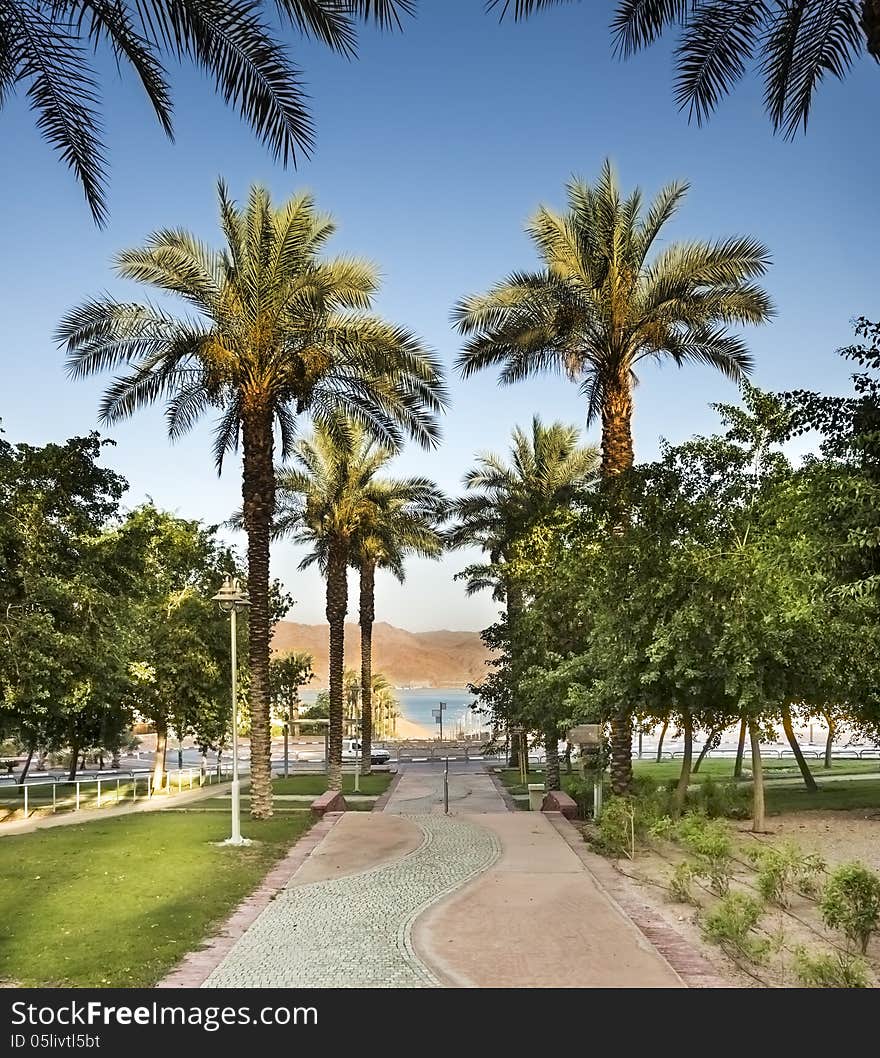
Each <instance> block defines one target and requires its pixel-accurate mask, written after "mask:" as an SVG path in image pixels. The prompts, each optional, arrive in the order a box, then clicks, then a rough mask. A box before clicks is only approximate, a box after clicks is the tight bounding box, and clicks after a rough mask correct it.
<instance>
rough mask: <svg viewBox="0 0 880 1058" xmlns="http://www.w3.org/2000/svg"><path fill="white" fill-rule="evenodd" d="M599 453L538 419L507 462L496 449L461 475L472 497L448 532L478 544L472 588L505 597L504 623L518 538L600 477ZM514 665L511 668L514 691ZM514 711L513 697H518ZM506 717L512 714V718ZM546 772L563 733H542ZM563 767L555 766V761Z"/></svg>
mask: <svg viewBox="0 0 880 1058" xmlns="http://www.w3.org/2000/svg"><path fill="white" fill-rule="evenodd" d="M597 464H598V452H597V451H596V449H595V447H593V446H592V445H582V444H581V443H580V438H579V432H578V430H577V428H576V427H573V426H565V425H563V424H562V423H559V422H554V423H551V424H550V425H549V426H545V425H544V424H543V423H542V422H541V419H540V417H539V416H537V415H536V416H535V417H534V418H533V420H532V427H531V431H530V432H528V433H527V432H526V431H525V430H522V429H521V428H520V427H516V429H514V431H513V444H512V446H511V450H510V462H509V463H508V462H506V461H505V460H504V458H503V457H501V456H499V455H496V454H495V453H493V452H487V453H483V454H480V455H478V457H477V465H476V467H474V468H473V469H472V470H469V471H468V473H467V474H466V475H465V478H464V486H465V489H466V490H467V495H465V496H463V497H462V498H461V499H459V500H457V501H455V502H454V503H453V504H452V510H451V514H452V516H453V518H454V519H455V524H454V525H453V527H452V529H451V530H450V532H449V534H448V536H449V542H450V544H451V546H452V547H467V546H474V545H476V546H477V547H480V548H481V549H482V550H483V551H485V552H486V554H487V556H488V558H489V565H488V566H471V567H469V569H468V570H467V571H465V572H466V574H467V575H468V577H469V580H468V593H469V594H471V593H472V592H474V591H478V590H480V589H481V588H487V587H491V588H492V589H493V591H494V594H495V597H496V598H497V599H498V600H499V601H501V600H503V601H504V603H505V607H506V612H507V625H508V628H509V629H510V630H513V629H515V627H516V624H517V622H518V620H519V618H520V615H521V613H522V611H523V606H524V604H525V600H524V599H523V596H522V590H521V589H520V587H519V585H518V584H517V582H516V580H515V579H514V578H512V577H510V576H509V575H508V574H507V564H508V563H509V561H510V558H511V554H512V550H513V547H514V545H515V544H516V543H517V541H519V540H521V539H522V538H523V537H524V536H525V534H526V533H528V531H529V530H530V529H531V528H532V527H533V526H535V525H537V524H538V523H539V522H540V521H541V520H542V519H544V518H546V517H548V516H549V515H551V514H552V513H553V511H554V510H557V509H558V508H559V507H562V506H565V505H566V504H567V503H569V502H571V500H572V499H573V498H574V495H575V493H576V491H577V489H578V488H580V487H583V486H584V485H585V484H586V483H587V482H588V481H590V480H591V478H593V477H594V476H595V473H596V468H597ZM516 676H517V673H516V666H515V665H514V666H513V671H512V673H511V677H512V681H513V685H514V696H515V686H516ZM513 710H514V712H515V710H516V701H515V700H514V702H513ZM507 719H508V721H510V720H511V719H515V716H514V717H508V718H507ZM544 738H545V744H546V752H547V760H548V770H549V769H550V768H552V764H553V761H554V760H555V759H556V750H557V742H558V737H557V734H556V731H555V726H554V729H553V733H552V736H551V733H550V731H549V729H548V730H547V731H545V732H544ZM510 750H511V752H510V756H511V760H512V761H514V763H516V762H517V758H518V745H517V739H516V738H512V739H511V747H510ZM557 767H558V763H557Z"/></svg>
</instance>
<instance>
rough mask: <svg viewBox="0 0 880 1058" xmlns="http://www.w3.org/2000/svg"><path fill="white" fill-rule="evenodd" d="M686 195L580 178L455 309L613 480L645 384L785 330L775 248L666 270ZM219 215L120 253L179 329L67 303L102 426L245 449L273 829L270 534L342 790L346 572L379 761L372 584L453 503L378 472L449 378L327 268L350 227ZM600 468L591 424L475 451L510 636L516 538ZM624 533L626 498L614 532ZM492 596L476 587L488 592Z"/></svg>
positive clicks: (364, 279) (690, 248)
mask: <svg viewBox="0 0 880 1058" xmlns="http://www.w3.org/2000/svg"><path fill="white" fill-rule="evenodd" d="M686 190H687V187H686V185H684V184H672V185H670V186H668V187H667V188H665V189H664V190H663V191H661V192H660V194H659V195H658V196H657V198H656V199H655V200H654V201H653V202H652V203H651V204H650V206H648V208H647V209H645V208H643V203H642V196H641V193H640V191H638V190H636V191H634V192H633V193H632V194H631V195H629V196H628V197H627V198H623V197H622V196H621V194H620V192H619V190H618V187H617V182H616V179H615V176H614V174H613V172H612V170H611V167H610V166H609V165H608V164H606V165H605V167H604V169H603V171H602V173H601V176H600V178H599V180H598V181H597V183H596V184H595V185H590V184H588V183H585V182H582V181H572V182H571V183H570V185H569V187H568V200H569V201H568V209H567V211H566V212H565V213H563V214H558V213H556V212H554V211H553V210H550V209H548V208H546V207H542V208H541V209H539V211H538V213H537V214H536V216H535V218H534V219H533V220H532V222H531V224H530V226H529V232H530V234H531V236H532V238H533V240H534V242H535V244H536V247H537V249H538V252H539V255H540V256H541V257H542V258H543V267H542V268H541V269H540V270H538V271H533V272H517V273H514V274H513V275H511V276H510V277H509V278H508V279H507V280H506V281H504V282H503V283H500V284H498V285H497V286H496V287H494V288H492V289H491V290H490V291H489V292H488V293H486V294H483V295H479V296H474V297H469V298H465V299H463V300H462V301H461V302H460V303H459V305H458V306H457V307H456V309H455V311H454V320H455V322H456V323H457V325H458V327H459V329H460V330H461V332H462V333H464V334H466V335H468V336H469V337H468V340H467V342H466V345H465V348H464V350H463V352H462V354H461V356H460V358H459V367H460V369H461V372H462V374H463V375H464V376H465V377H469V376H470V375H472V374H474V373H475V372H476V371H478V370H480V369H482V368H485V367H490V366H496V365H497V366H500V367H501V375H500V380H501V382H502V383H512V382H516V381H520V380H524V379H527V378H529V377H531V376H532V375H534V374H536V373H539V372H542V371H546V370H551V371H560V372H562V373H564V374H565V375H567V376H568V377H569V378H570V379H571V380H573V381H575V382H576V383H577V384H578V385H579V386H580V389H581V392H582V393H583V394H584V396H585V398H586V405H587V407H586V413H587V415H586V417H587V421H588V422H589V421H591V420H592V419H593V418H598V419H600V420H601V426H602V445H601V449H602V450H601V467H600V476H601V478H602V480H603V482H604V486H605V487H611V486H612V485H613V483H614V481H615V480H616V479H618V478H620V476H621V475H622V474H623V473H624V472H625V471H626V470H627V469H628V468H629V467H630V466H631V465H632V463H633V458H634V455H633V442H632V413H633V386H634V383H635V381H636V375H635V372H636V369H637V368H640V367H641V365H642V364H644V363H645V362H648V361H651V360H658V361H659V360H664V359H671V360H672V361H673V362H674V363H675V364H678V365H681V364H684V363H686V362H696V363H704V364H708V365H710V366H713V367H715V368H717V369H719V370H721V371H722V372H723V373H725V374H726V375H728V376H729V377H731V378H734V379H739V378H741V377H742V376H743V375H744V374H745V373H746V372H747V371H748V370H749V368H750V363H751V361H750V357H749V355H748V352H747V350H746V347H745V344H744V342H743V340H742V338H741V336H740V335H739V334H738V333H736V332H735V330H734V328H735V327H736V326H738V325H741V324H745V323H760V322H763V321H764V320H766V319H768V318H769V317H770V315H771V314H772V308H771V305H770V302H769V299H768V297H767V295H766V293H765V292H764V291H763V290H762V289H761V288H760V287H759V286H758V285H757V284H756V282H755V280H756V278H757V277H759V276H761V275H762V274H763V273H764V271H765V270H766V268H767V265H768V261H769V255H768V253H767V251H766V250H765V249H764V247H763V246H761V245H760V244H759V243H758V242H756V241H755V240H754V239H750V238H747V237H736V238H729V239H725V240H719V241H716V242H698V241H689V242H679V243H672V244H669V245H667V246H666V247H665V248H664V249H663V250H662V251H660V252H659V253H656V254H654V255H653V257H652V253H651V252H652V249H653V247H654V245H655V244H656V242H657V240H658V238H659V237H660V235H661V232H662V230H663V229H664V227H665V225H666V224H667V222H668V221H669V220H670V219H671V218H672V217H673V215H674V214H675V213H676V211H677V209H678V207H679V205H680V203H681V201H682V199H683V197H684V195H685V193H686ZM219 206H220V225H221V229H222V232H223V235H224V239H225V246H224V247H223V249H220V250H213V249H211V248H209V247H208V246H206V245H205V244H204V243H202V242H201V241H200V240H199V239H197V238H196V237H195V236H193V235H191V234H189V233H188V232H186V231H184V230H181V229H165V230H162V231H159V232H156V233H155V234H154V235H152V236H151V237H150V238H149V240H148V241H147V243H146V245H145V246H143V247H140V248H136V249H133V250H128V251H125V252H123V253H121V254H119V255H118V257H117V272H118V274H119V275H120V276H121V277H122V278H124V279H129V280H133V281H136V282H139V283H142V284H145V285H147V286H149V287H152V288H154V289H155V290H157V291H159V293H160V294H164V295H168V294H170V295H173V296H174V297H176V298H177V299H178V300H179V301H182V302H183V304H184V306H185V307H186V309H188V310H189V311H188V313H187V314H177V313H174V312H172V311H171V310H170V309H168V308H166V307H165V306H164V303H163V305H157V304H153V303H151V302H149V301H145V302H141V303H138V302H128V301H121V300H118V299H114V298H111V297H109V296H105V297H102V298H98V299H94V300H91V301H88V302H86V303H85V304H83V305H82V306H80V307H79V308H77V309H75V310H73V311H71V312H70V313H69V314H68V315H67V316H66V318H65V319H64V320H63V321H62V323H61V324H60V326H59V331H58V335H59V340H60V341H61V343H62V344H63V345H64V346H65V347H66V349H67V351H68V356H69V359H68V364H69V369H70V372H71V374H72V375H73V376H75V377H78V376H84V375H89V374H93V373H96V372H99V371H105V370H115V371H117V374H116V377H115V378H114V379H113V381H112V382H111V384H110V386H109V387H108V389H107V391H106V393H105V395H104V398H103V401H102V404H101V417H102V419H103V421H105V422H107V423H114V422H116V421H118V420H120V419H122V418H124V417H127V416H129V415H131V414H133V413H134V412H135V411H136V410H137V409H138V408H140V407H142V406H144V405H147V404H152V403H155V402H159V401H161V402H164V404H165V409H166V419H167V425H168V432H169V435H170V437H171V439H172V440H174V439H176V438H178V437H179V436H180V435H182V434H183V433H184V432H186V431H187V430H188V429H190V428H191V427H192V426H193V425H195V423H196V422H197V421H198V420H199V419H201V418H202V416H204V415H205V414H206V413H209V412H215V413H217V416H218V418H217V424H216V432H215V443H214V456H215V461H216V464H217V467H218V469H219V468H220V467H221V466H222V463H223V459H224V456H226V455H227V453H228V452H229V451H230V450H233V451H237V450H238V448H239V446H240V448H241V454H242V513H241V524H242V526H243V528H244V530H245V533H246V535H247V558H248V589H249V592H250V595H251V601H252V604H251V614H250V621H249V660H250V709H251V717H252V801H251V805H252V812H253V814H254V815H255V816H256V817H259V818H262V817H265V816H268V815H270V814H271V812H272V798H271V774H270V723H269V687H268V663H269V639H270V634H271V628H270V619H269V601H268V600H269V544H270V538H271V537H272V535H273V534H282V535H284V534H287V535H290V536H292V537H293V538H294V539H295V540H299V541H301V542H307V543H308V544H309V545H310V547H311V548H312V550H311V553H310V555H309V557H308V558H307V560H306V561H307V562H312V561H314V562H317V563H318V564H319V565H320V567H321V569H322V571H323V572H324V573H325V576H326V579H327V592H326V613H327V620H328V622H329V624H330V699H331V732H330V734H331V738H330V751H331V761H330V765H331V767H330V771H331V780H332V783H333V784H334V785H339V784H341V740H342V715H343V713H342V710H343V689H342V674H343V651H344V630H345V615H346V612H347V608H348V569H349V568H350V567H351V566H354V567H355V568H357V569H358V571H359V577H360V615H359V619H360V626H361V644H362V665H361V679H362V700H363V707H364V719H363V725H364V726H363V743H364V749H363V752H364V763H365V767H366V768H368V767H369V760H370V741H371V735H372V732H371V696H372V681H371V639H372V626H373V619H374V609H375V604H374V596H375V575H376V571H377V570H383V569H384V570H388V571H389V572H391V573H392V574H394V575H396V576H398V577H402V576H403V561H404V557H405V555H406V554H408V553H415V554H420V555H426V556H433V555H436V554H438V553H439V552H440V549H441V543H442V540H441V536H440V534H439V529H438V526H439V523H440V521H441V520H442V517H443V513H444V501H443V498H442V496H441V495H440V494H439V492H438V490H437V489H436V487H435V486H434V485H433V484H432V483H431V482H430V481H428V480H427V479H425V478H409V479H403V480H399V481H398V480H395V479H389V478H384V477H382V476H381V472H382V471H383V470H384V468H385V467H386V466H387V464H388V462H389V460H390V459H391V458H392V456H393V455H394V454H395V453H396V452H397V451H399V449H400V447H401V445H402V444H403V441H404V439H405V437H410V438H412V439H414V440H415V441H416V442H417V443H419V444H421V445H422V446H423V447H426V448H431V447H433V446H434V445H436V443H437V441H438V438H439V429H438V416H439V414H440V413H441V412H442V411H443V409H444V407H445V403H446V393H445V388H444V383H443V379H442V371H441V368H440V365H439V362H438V361H437V360H436V359H435V357H433V356H432V355H431V354H430V353H429V352H428V351H427V349H426V348H425V346H424V345H423V343H422V342H421V341H420V340H419V339H418V338H417V337H416V336H415V335H414V334H412V333H410V332H409V331H407V330H405V329H404V328H402V327H398V326H395V325H393V324H391V323H388V322H387V321H385V320H383V319H381V318H380V317H378V316H377V315H375V314H374V313H373V312H372V311H371V307H372V301H373V297H374V295H375V292H376V290H377V286H378V283H377V278H376V272H375V269H374V268H373V267H372V266H371V265H370V264H368V263H366V262H364V261H362V260H359V259H356V258H351V257H340V258H332V259H327V258H325V257H324V256H323V255H322V251H323V249H324V247H325V244H326V242H327V240H328V239H329V237H330V236H331V235H332V233H333V231H334V225H333V222H332V221H331V220H330V218H329V217H327V216H325V215H323V214H320V213H319V212H318V211H317V209H316V208H315V205H314V202H313V201H312V199H311V198H310V197H309V196H308V195H296V196H294V197H293V198H291V199H290V200H289V201H287V202H286V203H284V204H282V205H281V206H275V205H273V203H272V201H271V199H270V197H269V194H268V192H267V191H266V190H265V189H264V188H261V187H259V186H255V187H253V188H252V189H251V192H250V195H249V199H248V202H247V204H246V206H244V207H239V206H238V205H236V203H235V202H233V201H232V199H231V198H230V196H229V194H228V192H227V190H226V188H225V186H224V185H223V184H222V182H221V183H220V185H219ZM302 420H306V421H308V422H310V423H311V425H312V428H313V433H312V435H311V436H310V437H307V438H302V437H298V436H297V435H298V431H299V429H300V426H301V422H302ZM276 455H277V456H280V460H279V462H280V464H281V466H280V468H279V467H277V466H276ZM595 459H596V455H595V453H594V452H592V451H591V450H584V449H582V448H581V447H580V446H579V444H578V441H577V434H576V431H572V430H571V429H570V428H565V427H562V426H559V425H558V424H554V425H553V426H550V427H544V426H543V425H542V424H541V423H540V420H538V419H536V420H535V422H534V423H533V424H532V431H531V435H527V434H526V433H524V432H522V431H520V432H517V434H515V436H514V449H513V457H512V463H511V465H510V466H507V465H506V464H504V463H503V461H501V460H499V459H498V458H497V457H494V456H485V457H481V460H480V464H479V466H478V467H477V468H476V469H475V470H474V471H473V472H472V473H471V474H469V475H468V477H467V478H466V480H465V486H466V489H467V492H468V495H467V496H466V497H465V498H464V499H462V500H461V501H460V502H459V503H458V505H457V506H456V509H455V514H456V517H457V527H456V529H455V530H454V532H453V534H452V537H451V540H452V543H453V545H461V544H464V543H476V544H477V545H478V546H480V547H481V548H483V550H484V551H485V552H486V553H487V555H488V557H489V562H490V568H489V570H488V576H489V580H490V582H491V583H492V584H493V587H494V588H495V590H496V594H497V595H498V597H499V598H502V599H503V600H504V601H505V605H506V607H507V610H508V618H509V621H510V622H511V624H513V623H515V621H516V614H517V609H518V607H521V605H522V600H520V599H518V597H517V590H516V586H515V585H514V584H513V583H512V582H507V581H506V580H505V576H504V563H505V562H507V561H508V560H509V547H510V546H511V543H512V542H514V541H515V540H516V539H517V538H518V537H519V536H521V535H522V534H523V533H524V532H526V531H527V530H528V528H529V527H530V526H531V525H532V524H534V521H535V520H536V519H539V518H540V517H542V516H543V514H544V513H546V512H547V510H548V509H550V508H552V507H554V506H558V505H559V504H564V503H566V502H567V498H568V496H569V495H570V490H571V489H572V488H573V487H574V486H576V485H578V484H580V483H582V482H583V481H584V480H585V478H586V477H587V476H588V475H589V473H591V472H592V469H593V466H594V462H595ZM288 460H290V461H291V462H290V466H289V467H285V466H284V463H285V462H286V461H288ZM279 497H280V504H279ZM625 521H626V508H625V498H623V497H621V502H620V523H621V524H620V525H619V526H617V527H616V528H617V530H619V529H620V528H621V527H622V525H623V524H625ZM493 578H494V579H493ZM482 583H483V582H482V581H481V580H480V579H479V576H478V578H477V580H475V581H474V582H473V584H472V587H476V586H481V585H482ZM514 684H515V680H514ZM632 709H633V703H621V705H620V711H619V715H618V716H617V718H616V720H615V723H614V724H613V739H612V742H613V778H614V786H615V789H616V790H618V791H621V790H625V789H626V788H628V786H629V783H630V778H631V765H630V757H631V749H630V743H631V724H630V719H629V718H630V716H631V714H632ZM514 711H515V710H514ZM547 738H548V741H549V734H547ZM553 745H554V747H555V741H554V742H553Z"/></svg>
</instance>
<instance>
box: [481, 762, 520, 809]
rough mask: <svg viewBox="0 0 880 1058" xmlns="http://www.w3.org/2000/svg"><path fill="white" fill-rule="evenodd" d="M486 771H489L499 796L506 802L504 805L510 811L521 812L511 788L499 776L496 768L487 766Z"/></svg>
mask: <svg viewBox="0 0 880 1058" xmlns="http://www.w3.org/2000/svg"><path fill="white" fill-rule="evenodd" d="M486 771H488V773H489V778H490V779H491V780H492V784H493V785H494V787H495V790H496V792H497V793H498V796H499V797H500V798H501V800H502V801H503V802H504V807H505V808H506V809H507V811H508V812H519V811H520V809H519V808H517V806H516V801H514V799H513V797H512V796H511V794H510V790H508V789H507V787H506V786H505V785H504V783H503V782H502V781H501V780H500V779H499V778H498V774H497V772H496V771H495V769H494V768H491V767H487V768H486Z"/></svg>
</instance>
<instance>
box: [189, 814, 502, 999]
mask: <svg viewBox="0 0 880 1058" xmlns="http://www.w3.org/2000/svg"><path fill="white" fill-rule="evenodd" d="M410 818H411V819H412V821H413V822H414V823H415V824H416V825H417V826H418V827H419V828H420V829H421V831H422V833H423V835H424V839H423V841H422V844H421V845H420V847H419V848H417V849H415V850H414V851H413V852H411V853H409V854H408V855H407V856H404V857H402V858H401V859H399V860H396V861H394V862H392V863H388V864H384V865H382V866H380V867H375V868H372V869H370V870H366V871H362V872H360V873H357V874H353V875H348V876H346V877H343V878H334V879H330V880H327V881H321V882H313V883H310V884H307V885H296V882H295V879H294V880H293V881H292V882H291V884H289V885H288V886H287V887H286V888H284V889H282V890H281V892H279V893H278V895H277V896H276V898H275V899H274V900H273V901H272V902H271V904H269V906H268V907H266V908H265V909H264V910H263V912H262V913H261V914H260V915H259V917H258V918H257V919H256V920H255V921H254V922H253V924H252V925H251V926H250V927H249V928H248V929H247V931H246V932H245V933H244V934H243V936H241V937H240V938H239V939H238V941H237V942H236V943H235V944H234V945H233V947H232V948H231V950H230V951H229V952H228V954H227V955H226V957H225V958H224V960H223V961H222V962H221V963H220V964H219V965H218V966H217V968H216V969H215V970H214V971H213V972H212V973H211V974H210V976H209V977H208V978H207V979H206V981H205V982H204V985H203V986H202V987H205V988H263V987H270V988H296V987H319V988H320V987H328V988H346V987H348V988H387V987H389V985H392V986H395V987H398V988H425V987H437V986H439V984H440V982H439V981H438V980H437V978H436V977H435V976H434V975H433V974H432V973H431V971H430V970H429V969H428V967H427V966H425V965H424V963H422V961H421V960H420V959H419V958H418V956H417V955H416V953H415V951H414V950H413V947H412V943H411V940H410V933H411V928H412V924H413V922H414V921H415V919H416V917H417V916H418V915H419V914H421V912H422V911H424V910H425V909H426V908H428V907H430V906H431V905H432V904H434V903H436V902H437V901H439V900H441V899H442V898H443V897H444V896H446V895H447V894H448V893H450V892H452V891H453V890H455V889H459V888H460V887H461V886H462V885H464V884H465V883H466V882H467V881H468V880H469V879H470V878H472V877H474V876H475V875H476V874H478V873H480V872H481V871H484V870H486V869H487V868H488V867H490V866H491V865H492V864H493V863H494V862H495V861H496V860H497V859H498V856H499V855H500V844H499V842H498V839H497V837H496V836H495V835H494V834H493V833H491V832H490V831H488V830H486V829H484V828H483V827H480V826H477V825H475V824H473V823H471V822H468V821H465V820H463V819H455V818H448V817H445V816H436V815H422V816H412V817H410Z"/></svg>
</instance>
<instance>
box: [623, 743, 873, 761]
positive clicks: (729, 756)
mask: <svg viewBox="0 0 880 1058" xmlns="http://www.w3.org/2000/svg"><path fill="white" fill-rule="evenodd" d="M698 753H699V748H698V747H697V746H694V757H695V758H696V756H697V755H698ZM801 753H802V754H803V755H804V756H805V757H810V758H812V759H814V760H822V759H824V757H825V751H824V750H819V749H804V748H803V747H801ZM656 756H657V751H656V750H648V749H645V750H644V751H643V753H642V760H650V759H652V758H653V759H656ZM683 756H684V750H683V749H675V750H665V749H664V750H663V751H662V753H661V754H660V759H661V760H680V759H681V758H682V757H683ZM761 756H762V757H764V758H766V759H771V760H773V759H775V760H788V759H791V760H794V759H795V754H794V750H793V749H780V748H775V747H770V746H761ZM748 757H749V752H748V749H747V750H746V753H745V755H744V759H746V760H747V759H748ZM713 758H714V759H715V760H734V759H735V758H736V750H735V749H710V750H709V752H708V753H707V754H706V759H707V760H708V759H713ZM831 759H832V760H877V759H880V746H873V747H867V748H865V749H835V750H834V751H833V752H832V754H831Z"/></svg>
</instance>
